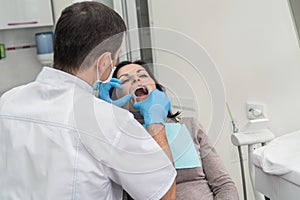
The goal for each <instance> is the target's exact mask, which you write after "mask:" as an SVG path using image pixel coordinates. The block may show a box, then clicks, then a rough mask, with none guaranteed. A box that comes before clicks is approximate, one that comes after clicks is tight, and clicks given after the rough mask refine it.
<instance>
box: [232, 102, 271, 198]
mask: <svg viewBox="0 0 300 200" xmlns="http://www.w3.org/2000/svg"><path fill="white" fill-rule="evenodd" d="M226 107H227V110H228V113H229V116H230V118H231V123H232V126H233V134H231V141H232V143H233V145H235V146H237V147H238V152H239V159H240V166H241V174H242V183H243V193H244V200H247V192H246V181H245V179H246V177H245V173H244V165H243V158H242V150H241V147H242V146H244V145H247V146H248V167H249V174H250V180H251V184H252V187H253V190H254V195H255V199H256V200H263V199H265V198H264V196H263V195H262V194H261V193H259V192H257V191H256V190H255V189H254V183H255V177H254V172H255V168H254V165H253V151H254V150H255V149H256V145H257V144H261V145H265V144H266V143H267V142H269V141H271V140H273V139H274V137H275V136H274V134H273V133H272V132H271V131H270V130H269V129H268V128H267V123H268V121H269V120H268V119H266V118H263V119H257V120H250V121H249V122H248V124H247V125H246V128H245V130H244V131H240V132H239V130H238V129H237V126H236V124H235V122H234V119H233V117H232V114H231V111H230V108H229V105H228V103H227V102H226Z"/></svg>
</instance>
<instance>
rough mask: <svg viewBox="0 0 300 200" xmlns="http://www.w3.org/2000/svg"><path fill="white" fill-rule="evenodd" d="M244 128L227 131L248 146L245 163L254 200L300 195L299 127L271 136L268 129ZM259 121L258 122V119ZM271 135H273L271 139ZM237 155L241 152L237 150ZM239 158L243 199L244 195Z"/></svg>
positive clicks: (294, 199) (236, 141)
mask: <svg viewBox="0 0 300 200" xmlns="http://www.w3.org/2000/svg"><path fill="white" fill-rule="evenodd" d="M251 123H257V122H253V121H252V122H251V120H250V126H249V127H250V128H249V127H248V128H247V129H246V131H243V132H236V133H233V134H232V135H231V141H232V143H233V144H234V145H235V146H237V147H238V148H239V151H240V147H241V146H244V145H246V146H248V165H249V174H250V179H251V183H252V186H253V189H254V195H255V200H269V199H271V200H284V199H287V200H299V199H300V130H299V131H296V132H293V133H289V134H285V135H283V136H280V137H277V138H275V136H274V134H273V133H272V132H271V131H270V129H268V128H266V127H264V128H260V129H259V130H257V127H256V128H255V129H253V128H252V127H251ZM258 123H261V122H258ZM274 138H275V139H274ZM239 153H240V155H241V152H239ZM243 168H244V167H243V164H242V159H241V170H242V178H243V189H244V199H245V200H246V199H247V194H246V184H245V175H244V172H243V170H244V169H243Z"/></svg>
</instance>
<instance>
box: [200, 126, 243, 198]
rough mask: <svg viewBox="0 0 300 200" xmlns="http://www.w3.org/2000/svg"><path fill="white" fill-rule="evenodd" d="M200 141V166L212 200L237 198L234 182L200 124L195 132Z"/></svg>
mask: <svg viewBox="0 0 300 200" xmlns="http://www.w3.org/2000/svg"><path fill="white" fill-rule="evenodd" d="M197 136H198V140H199V143H200V152H201V160H202V168H203V171H204V173H205V176H206V180H207V181H208V184H209V186H210V188H211V190H212V192H213V194H214V200H225V199H228V200H229V199H230V200H238V199H239V197H238V192H237V189H236V187H235V184H234V182H233V180H232V179H231V177H230V176H229V174H228V172H227V170H226V169H225V167H224V165H223V163H222V160H221V158H220V157H219V155H218V154H217V152H216V150H215V149H214V148H213V147H212V146H211V145H210V144H209V142H208V137H207V135H206V134H205V133H204V131H203V129H202V127H201V126H199V130H198V133H197Z"/></svg>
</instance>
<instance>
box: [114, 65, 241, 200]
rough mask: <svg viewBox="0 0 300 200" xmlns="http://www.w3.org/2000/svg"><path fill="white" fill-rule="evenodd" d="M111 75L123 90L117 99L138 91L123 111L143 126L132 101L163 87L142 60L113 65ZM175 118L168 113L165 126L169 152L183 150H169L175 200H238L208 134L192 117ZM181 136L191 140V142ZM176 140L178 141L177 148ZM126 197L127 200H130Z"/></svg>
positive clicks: (116, 91) (140, 99)
mask: <svg viewBox="0 0 300 200" xmlns="http://www.w3.org/2000/svg"><path fill="white" fill-rule="evenodd" d="M113 76H114V77H115V78H118V79H120V81H121V85H122V87H123V88H122V90H118V89H117V90H114V91H113V92H112V96H115V97H116V98H120V97H122V96H124V95H126V94H129V93H132V92H134V89H136V88H139V89H137V90H136V91H135V94H134V95H133V96H134V98H132V100H130V101H129V102H128V104H127V105H125V106H124V108H126V109H128V110H129V111H130V112H132V113H133V114H134V116H135V118H136V119H137V120H138V121H139V122H140V123H141V124H143V123H144V122H143V117H142V116H141V115H140V114H139V111H138V110H135V109H134V108H133V103H134V101H142V100H144V99H145V98H147V95H148V94H149V93H150V92H151V91H152V90H154V89H158V90H160V91H164V90H163V87H162V86H161V85H160V84H159V83H158V82H157V81H156V79H155V78H154V77H153V75H152V74H151V72H150V71H149V67H148V66H147V65H146V64H145V63H143V62H142V61H135V62H129V61H124V62H121V63H120V64H118V65H117V66H116V71H115V72H114V75H113ZM178 115H179V112H177V113H175V114H172V113H171V112H170V111H169V113H168V117H167V119H166V123H165V129H166V134H167V137H168V135H169V137H168V141H169V146H170V149H171V151H172V149H173V150H174V149H177V150H178V148H182V149H184V151H182V153H180V155H179V154H178V151H176V150H175V151H174V152H177V154H178V155H174V154H173V151H172V155H173V160H174V165H175V168H176V170H177V178H176V183H177V186H176V190H177V194H176V195H177V199H179V200H188V199H191V200H196V199H197V200H213V199H215V200H216V199H218V200H226V199H228V200H229V199H230V200H235V199H238V193H237V190H236V187H235V184H234V182H233V181H232V179H231V178H230V176H229V175H228V173H227V171H226V170H225V168H224V166H223V164H222V162H221V159H220V158H219V156H218V154H217V153H216V151H215V149H214V148H213V147H212V146H210V144H209V143H208V138H207V135H206V134H205V132H204V130H203V128H202V126H201V125H200V124H198V123H197V122H196V121H195V120H194V119H192V118H181V119H180V118H179V117H178ZM185 133H186V134H187V135H185ZM176 134H177V135H176ZM174 135H176V136H174ZM172 136H173V137H172ZM171 137H172V138H171ZM181 137H186V138H190V140H188V139H185V138H181ZM174 138H175V139H174ZM176 138H177V140H176ZM170 141H172V142H170ZM178 141H180V142H179V145H178ZM188 141H191V145H190V147H189V146H188V145H187V144H188V143H189V142H188ZM170 143H172V144H170ZM183 143H185V144H183ZM128 198H129V199H130V197H128Z"/></svg>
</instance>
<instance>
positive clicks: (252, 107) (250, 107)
mask: <svg viewBox="0 0 300 200" xmlns="http://www.w3.org/2000/svg"><path fill="white" fill-rule="evenodd" d="M246 115H247V118H248V119H250V120H253V119H261V118H264V117H265V106H264V105H263V104H260V103H249V102H247V103H246Z"/></svg>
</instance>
